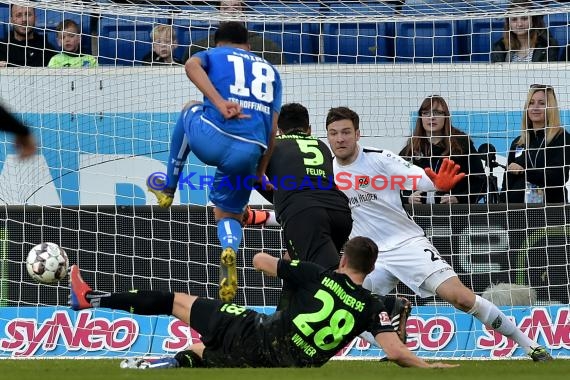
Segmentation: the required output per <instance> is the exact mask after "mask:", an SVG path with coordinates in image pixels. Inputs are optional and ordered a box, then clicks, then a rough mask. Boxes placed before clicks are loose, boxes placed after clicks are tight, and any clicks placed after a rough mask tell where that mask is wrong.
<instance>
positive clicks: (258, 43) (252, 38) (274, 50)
mask: <svg viewBox="0 0 570 380" xmlns="http://www.w3.org/2000/svg"><path fill="white" fill-rule="evenodd" d="M220 12H221V13H225V14H236V13H241V12H243V1H239V0H221V1H220ZM248 39H249V45H250V46H251V52H252V53H255V54H257V55H259V56H260V57H263V58H265V59H266V60H267V61H268V62H269V63H271V64H273V65H280V64H282V63H284V62H283V58H282V52H283V51H282V50H283V49H281V48H280V47H279V46H278V45H277V44H276V43H275V42H273V41H271V40H270V39H266V38H264V37H263V34H260V33H256V32H253V31H249V36H248ZM214 46H215V44H214V33H213V32H212V33H210V36H209V37H208V38H207V39H206V38H205V39H203V40H200V41H196V42H193V43H192V45H190V48H189V49H188V50H186V52H185V53H184V59H183V61H184V62H186V61H187V60H188V58H189V57H190V56H192V55H194V54H196V53H198V52H199V51H202V50H206V49H209V48H211V47H214Z"/></svg>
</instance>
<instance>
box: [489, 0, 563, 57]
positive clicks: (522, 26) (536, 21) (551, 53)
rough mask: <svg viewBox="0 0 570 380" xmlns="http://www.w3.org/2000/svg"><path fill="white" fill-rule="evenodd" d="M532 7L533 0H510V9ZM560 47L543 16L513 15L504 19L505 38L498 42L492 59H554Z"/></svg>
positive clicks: (494, 46) (492, 53)
mask: <svg viewBox="0 0 570 380" xmlns="http://www.w3.org/2000/svg"><path fill="white" fill-rule="evenodd" d="M531 7H532V1H530V0H511V3H510V5H509V7H508V11H515V10H518V11H520V10H521V9H527V8H531ZM558 55H559V48H558V43H557V42H556V40H555V39H554V38H552V37H550V36H549V33H548V30H547V28H546V27H545V26H544V18H543V16H542V15H535V16H512V17H507V18H506V19H505V31H504V33H503V37H502V38H501V39H500V40H498V41H496V42H495V44H494V45H493V50H492V52H491V62H493V63H496V62H554V61H558Z"/></svg>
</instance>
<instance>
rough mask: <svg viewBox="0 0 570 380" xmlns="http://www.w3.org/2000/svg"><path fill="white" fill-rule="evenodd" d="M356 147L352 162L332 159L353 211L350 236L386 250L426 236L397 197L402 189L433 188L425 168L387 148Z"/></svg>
mask: <svg viewBox="0 0 570 380" xmlns="http://www.w3.org/2000/svg"><path fill="white" fill-rule="evenodd" d="M358 148H359V153H358V157H357V158H356V160H354V162H352V163H351V164H349V165H340V164H339V163H338V161H337V160H336V158H335V159H334V161H333V167H334V173H335V181H336V183H337V186H338V187H339V189H340V190H342V191H343V192H344V193H345V194H346V196H347V197H348V200H349V205H350V209H351V211H352V219H353V221H354V222H353V227H352V232H351V234H350V237H351V238H352V237H354V236H366V237H369V238H371V239H372V240H374V241H375V242H376V244H377V245H378V248H379V250H380V251H389V250H391V249H394V248H397V247H399V246H401V245H403V244H404V243H405V242H406V241H407V240H409V239H413V238H416V237H421V236H425V234H424V231H423V230H422V229H421V227H420V226H418V225H417V224H416V223H415V222H414V221H413V220H412V219H411V218H410V216H409V215H408V213H407V212H406V210H405V209H404V207H403V206H402V200H401V198H400V191H401V190H420V191H434V190H435V187H434V184H433V182H432V181H431V180H430V179H429V177H428V176H427V175H426V174H425V172H424V170H423V169H422V168H420V167H418V166H415V165H413V164H412V163H410V162H408V161H406V160H404V159H403V158H401V157H400V156H398V155H397V154H394V153H393V152H390V151H388V150H379V149H374V148H363V147H362V146H359V147H358ZM349 184H350V186H349Z"/></svg>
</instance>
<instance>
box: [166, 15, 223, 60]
mask: <svg viewBox="0 0 570 380" xmlns="http://www.w3.org/2000/svg"><path fill="white" fill-rule="evenodd" d="M178 9H182V10H185V11H197V12H203V13H206V12H208V13H217V12H218V8H217V7H216V6H214V5H195V6H184V7H182V6H181V7H178ZM172 25H173V27H174V32H175V33H176V38H177V40H178V48H177V49H176V50H175V51H174V55H175V56H176V57H177V58H179V59H180V60H182V58H183V57H184V54H185V53H186V51H187V50H188V49H189V47H190V45H192V44H195V43H196V42H198V41H204V40H206V39H207V38H209V35H210V34H211V33H213V32H214V31H215V28H216V27H217V22H215V21H203V20H191V19H190V18H187V17H184V18H173V19H172Z"/></svg>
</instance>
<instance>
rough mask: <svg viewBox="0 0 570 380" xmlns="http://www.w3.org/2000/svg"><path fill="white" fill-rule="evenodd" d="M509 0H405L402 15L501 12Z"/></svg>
mask: <svg viewBox="0 0 570 380" xmlns="http://www.w3.org/2000/svg"><path fill="white" fill-rule="evenodd" d="M508 3H509V0H493V1H490V0H406V2H405V4H404V6H403V7H402V13H403V14H404V15H416V16H419V15H434V16H448V15H453V14H468V13H471V14H473V13H481V12H502V11H504V9H505V8H506V7H507V5H508Z"/></svg>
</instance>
